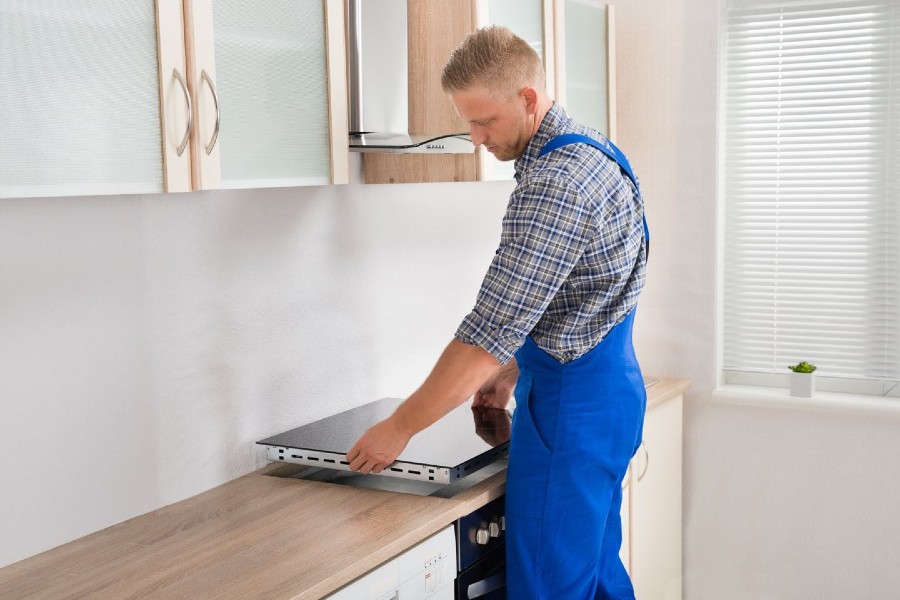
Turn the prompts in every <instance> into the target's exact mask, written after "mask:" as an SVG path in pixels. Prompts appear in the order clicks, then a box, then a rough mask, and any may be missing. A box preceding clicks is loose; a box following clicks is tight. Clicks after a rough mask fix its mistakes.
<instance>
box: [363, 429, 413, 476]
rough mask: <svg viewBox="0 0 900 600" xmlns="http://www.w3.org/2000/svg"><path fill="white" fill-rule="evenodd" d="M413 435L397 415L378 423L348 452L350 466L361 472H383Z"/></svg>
mask: <svg viewBox="0 0 900 600" xmlns="http://www.w3.org/2000/svg"><path fill="white" fill-rule="evenodd" d="M411 437H412V436H411V435H409V434H408V433H406V432H404V431H403V429H402V428H401V427H400V426H399V424H398V423H397V419H396V418H395V417H388V418H387V419H385V420H384V421H380V422H378V423H376V424H375V425H373V426H372V427H370V428H369V430H368V431H366V432H365V433H364V434H363V436H362V437H361V438H359V441H357V442H356V444H354V445H353V447H352V448H350V452H348V453H347V460H348V461H349V462H350V468H351V469H352V470H354V471H359V472H360V473H381V471H382V470H384V469H385V468H386V467H387V466H388V465H390V464H391V463H393V462H394V461H395V460H397V457H398V456H400V453H401V452H403V449H404V448H406V445H407V444H408V443H409V439H410V438H411Z"/></svg>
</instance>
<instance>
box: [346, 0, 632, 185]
mask: <svg viewBox="0 0 900 600" xmlns="http://www.w3.org/2000/svg"><path fill="white" fill-rule="evenodd" d="M407 10H408V14H407V19H408V23H407V37H408V52H409V65H408V76H409V81H408V93H409V119H408V120H409V122H408V126H409V129H408V130H409V131H410V132H415V133H434V134H440V133H447V132H450V131H465V130H466V127H467V126H466V124H465V123H463V122H462V121H460V119H459V117H458V116H457V115H456V113H455V111H454V110H453V106H452V104H451V103H450V101H449V99H448V98H447V96H446V94H444V92H443V91H442V90H441V86H440V73H441V71H442V69H443V67H444V63H445V62H446V60H447V58H448V56H449V55H450V52H451V51H452V50H453V49H454V48H455V47H456V46H457V45H458V44H459V43H460V42H461V41H462V40H463V39H464V38H465V36H466V35H467V34H469V33H470V32H472V31H474V30H475V29H476V28H478V27H483V26H486V25H503V26H505V27H508V28H509V29H510V30H512V31H513V32H514V33H515V34H517V35H518V36H520V37H521V38H523V39H524V40H525V41H527V42H528V43H529V44H530V45H531V46H532V47H533V48H534V49H535V51H536V52H537V53H538V55H539V56H540V57H541V59H542V61H543V63H544V70H545V71H546V74H547V90H548V92H549V93H550V95H551V96H552V97H553V98H555V99H556V100H557V101H558V102H559V103H560V104H562V105H563V106H564V107H565V108H566V110H567V112H568V113H569V114H570V115H571V116H572V117H573V118H575V119H576V120H577V121H578V122H580V123H582V124H585V125H588V126H590V127H593V128H595V129H597V130H598V131H600V132H601V133H603V134H604V135H607V136H608V137H610V138H611V139H612V138H614V137H615V118H614V115H615V93H614V92H615V85H614V81H615V69H614V58H615V55H614V52H613V43H614V37H613V11H612V7H611V6H607V5H606V4H603V3H600V2H597V1H595V0H451V1H447V2H433V1H432V2H429V1H428V0H407ZM363 164H364V168H365V177H366V182H368V183H404V182H426V181H427V182H437V181H474V180H479V181H489V180H505V179H512V178H513V173H514V168H513V163H512V162H501V161H498V160H497V159H495V158H494V157H493V156H492V155H491V154H490V153H489V152H486V151H484V149H483V148H479V149H478V150H477V151H476V153H475V154H474V156H473V155H467V154H456V155H440V154H436V155H424V154H366V155H365V156H364V159H363Z"/></svg>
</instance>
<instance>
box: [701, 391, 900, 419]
mask: <svg viewBox="0 0 900 600" xmlns="http://www.w3.org/2000/svg"><path fill="white" fill-rule="evenodd" d="M712 399H713V400H714V401H716V402H724V403H728V404H737V405H741V406H757V407H764V408H788V409H801V410H815V411H830V412H851V413H856V414H864V413H873V414H897V415H900V400H898V399H897V398H894V397H884V396H866V395H862V394H843V393H837V392H821V391H816V392H813V397H812V398H796V397H794V396H791V395H790V390H787V389H784V388H774V387H763V386H751V385H735V384H726V385H723V386H720V387H718V388H716V389H715V390H713V392H712Z"/></svg>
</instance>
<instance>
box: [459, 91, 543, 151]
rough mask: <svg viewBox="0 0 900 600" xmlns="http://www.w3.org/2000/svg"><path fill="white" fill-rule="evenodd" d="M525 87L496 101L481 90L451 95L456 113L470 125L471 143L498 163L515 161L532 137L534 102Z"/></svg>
mask: <svg viewBox="0 0 900 600" xmlns="http://www.w3.org/2000/svg"><path fill="white" fill-rule="evenodd" d="M528 92H529V89H528V88H525V89H524V90H523V91H522V92H519V93H518V94H516V95H515V96H513V97H511V98H509V99H508V100H497V99H496V98H494V97H492V96H490V95H489V94H487V93H486V92H485V91H484V90H483V89H480V88H473V89H471V90H465V91H461V92H455V93H453V94H450V101H451V102H453V106H454V108H455V109H456V114H457V115H459V117H460V118H461V119H462V120H463V121H465V122H466V123H467V124H468V126H469V132H470V133H471V134H472V143H473V144H475V146H476V147H477V146H479V145H482V144H483V145H484V147H485V149H487V151H488V152H490V153H491V154H493V155H494V156H495V157H496V158H497V159H498V160H515V159H516V158H519V157H520V156H521V155H522V153H523V152H524V151H525V146H527V145H528V142H529V141H530V140H531V136H532V135H533V134H534V129H533V128H534V113H535V102H534V101H531V95H530V94H529V93H528Z"/></svg>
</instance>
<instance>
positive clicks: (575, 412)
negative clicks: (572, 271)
mask: <svg viewBox="0 0 900 600" xmlns="http://www.w3.org/2000/svg"><path fill="white" fill-rule="evenodd" d="M579 142H580V143H587V144H590V145H592V146H594V147H597V148H599V149H600V150H601V151H603V152H604V153H605V154H607V156H610V157H611V158H612V159H613V160H616V162H617V163H618V164H619V166H620V167H621V168H622V170H623V172H625V174H626V175H628V176H629V177H630V178H631V179H632V180H633V181H634V182H635V186H637V181H636V180H635V179H634V176H633V174H632V173H631V168H630V167H629V166H628V162H627V160H625V157H624V156H623V155H622V153H621V152H620V151H618V149H615V150H613V149H612V148H615V147H614V146H613V147H612V148H608V147H601V144H600V143H598V142H596V141H595V140H593V139H591V138H588V137H585V136H580V135H577V134H570V135H565V136H560V137H557V138H554V139H552V140H550V141H549V142H548V143H547V145H546V146H544V148H543V149H542V150H541V156H543V155H544V154H546V153H547V152H550V151H552V150H554V149H556V148H558V147H560V146H562V145H565V144H570V143H579ZM644 232H645V240H646V239H647V229H646V221H645V223H644ZM633 322H634V311H631V312H630V313H629V314H628V315H627V316H626V317H625V319H624V320H623V321H621V322H620V323H619V324H618V325H616V326H615V327H613V329H612V330H611V331H610V332H609V333H608V334H607V335H606V337H604V338H603V339H602V340H601V341H600V343H599V344H597V345H596V346H595V347H594V348H592V349H591V350H590V351H588V352H587V353H586V354H584V355H582V356H581V357H579V358H577V359H575V360H573V361H571V362H568V363H564V364H563V363H560V362H558V361H557V360H556V359H555V358H553V357H551V356H550V355H549V354H547V353H546V352H544V351H543V350H541V349H540V348H539V347H538V346H537V345H536V344H535V343H534V341H533V340H532V339H531V338H530V337H529V338H527V339H526V341H525V344H524V345H523V346H522V347H521V348H520V349H519V350H518V352H516V362H517V363H518V366H519V379H518V381H517V383H516V391H515V397H516V411H515V414H514V416H513V431H512V439H511V442H510V454H509V468H508V470H507V476H506V524H507V527H506V535H507V538H506V548H507V550H506V552H507V562H506V565H507V573H506V575H507V577H506V581H507V597H508V598H509V599H510V600H531V599H534V600H537V599H541V600H589V599H594V598H610V599H613V598H614V599H616V600H619V599H633V598H634V590H633V588H632V586H631V581H630V580H629V578H628V574H627V573H626V571H625V567H624V566H623V565H622V562H621V560H620V559H619V548H620V546H621V543H622V524H621V520H620V516H619V511H620V508H621V504H622V482H623V479H624V477H625V473H626V471H627V468H628V463H629V461H630V460H631V457H632V456H633V455H634V453H635V451H636V450H637V448H638V446H639V445H640V442H641V432H642V429H643V422H644V410H645V407H646V397H647V396H646V392H645V390H644V383H643V378H642V376H641V369H640V366H639V365H638V361H637V357H636V356H635V353H634V348H633V346H632V339H631V335H632V324H633Z"/></svg>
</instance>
